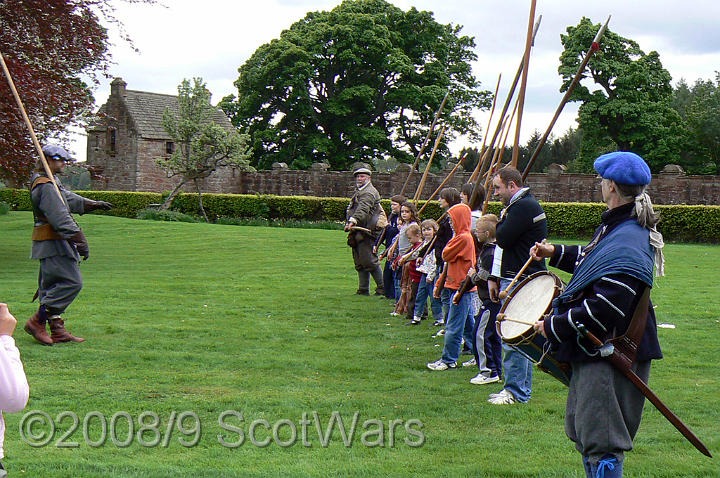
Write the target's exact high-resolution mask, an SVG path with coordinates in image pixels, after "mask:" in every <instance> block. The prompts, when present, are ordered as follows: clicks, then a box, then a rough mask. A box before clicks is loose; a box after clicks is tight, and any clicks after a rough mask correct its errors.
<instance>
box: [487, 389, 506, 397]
mask: <svg viewBox="0 0 720 478" xmlns="http://www.w3.org/2000/svg"><path fill="white" fill-rule="evenodd" d="M508 393H509V392H508ZM504 394H505V389H504V388H503V389H502V390H500V391H499V392H498V393H491V394H490V397H489V398H495V397H499V396H500V395H504Z"/></svg>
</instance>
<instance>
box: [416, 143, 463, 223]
mask: <svg viewBox="0 0 720 478" xmlns="http://www.w3.org/2000/svg"><path fill="white" fill-rule="evenodd" d="M465 158H467V153H465V154H463V155H462V156H461V157H460V160H459V161H458V163H457V164H456V165H455V167H454V168H452V171H450V174H448V175H447V177H446V178H445V179H443V182H442V183H440V186H438V187H437V189H436V190H435V191H434V192H433V193H432V194H431V195H430V197H429V198H427V201H425V204H423V205H422V207H421V208H420V210H418V213H417V215H418V217H420V214H421V213H422V212H423V209H425V207H426V206H427V205H428V204H430V201H432V200H433V198H434V197H435V196H437V194H438V193H439V192H440V191H442V188H444V187H445V185H446V184H447V182H448V181H450V178H452V177H453V176H454V175H455V172H456V171H457V170H458V169H459V168H460V166H461V165H462V163H463V161H465Z"/></svg>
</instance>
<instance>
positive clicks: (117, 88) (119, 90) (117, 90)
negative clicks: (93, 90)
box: [110, 78, 127, 98]
mask: <svg viewBox="0 0 720 478" xmlns="http://www.w3.org/2000/svg"><path fill="white" fill-rule="evenodd" d="M126 86H127V83H125V82H124V81H123V79H122V78H115V79H114V80H113V81H112V83H110V96H115V97H119V98H124V97H125V87H126Z"/></svg>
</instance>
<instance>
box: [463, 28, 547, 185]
mask: <svg viewBox="0 0 720 478" xmlns="http://www.w3.org/2000/svg"><path fill="white" fill-rule="evenodd" d="M541 21H542V15H539V16H538V19H537V21H536V22H535V27H534V28H533V43H534V42H535V36H536V35H537V32H538V30H539V29H540V22H541ZM524 66H525V56H524V55H523V58H522V59H521V60H520V65H518V69H517V72H516V73H515V78H513V81H512V84H511V85H510V90H509V91H508V96H507V98H505V104H504V105H503V108H502V111H501V112H500V118H499V119H498V123H497V126H496V127H495V132H494V133H493V137H492V140H490V144H489V145H488V148H487V150H485V153H484V154H483V160H482V161H479V162H478V163H482V165H481V166H480V168H476V169H478V170H479V171H483V170H484V169H485V163H486V162H487V161H488V160H489V159H490V157H491V156H492V155H491V154H490V151H491V150H492V147H493V146H494V145H495V140H497V137H498V135H499V134H500V131H501V130H502V124H503V121H504V118H505V115H506V113H507V110H508V108H509V107H510V102H511V101H512V98H513V96H514V94H515V88H516V87H517V84H518V81H520V75H521V74H522V71H523V68H524ZM473 174H474V173H473ZM475 184H477V182H475ZM473 194H476V193H475V192H474V191H473Z"/></svg>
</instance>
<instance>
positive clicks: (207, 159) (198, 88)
mask: <svg viewBox="0 0 720 478" xmlns="http://www.w3.org/2000/svg"><path fill="white" fill-rule="evenodd" d="M211 98H212V94H211V93H210V91H209V90H208V89H207V88H206V87H205V83H203V81H202V78H195V79H194V80H193V83H192V84H190V81H189V80H187V79H185V80H183V81H182V83H181V84H180V86H178V106H179V109H178V111H177V112H174V111H171V110H170V109H169V108H168V109H167V110H165V113H164V114H163V127H164V128H165V130H166V131H167V132H168V133H169V134H170V137H171V138H172V139H173V141H174V142H175V144H176V148H175V151H173V153H172V155H171V156H170V157H169V158H161V159H157V160H156V161H155V162H156V163H157V165H158V166H159V167H160V168H161V169H163V170H165V171H166V172H167V174H168V176H169V177H173V176H179V177H180V182H179V183H178V185H177V186H176V187H175V189H174V190H173V191H172V192H171V193H170V195H169V196H168V197H167V199H166V200H165V203H164V204H163V205H162V208H161V209H163V210H164V209H167V208H168V207H170V204H172V200H173V199H174V198H175V196H176V195H177V193H178V191H180V188H181V187H182V186H183V185H185V184H186V183H188V182H190V181H192V182H193V183H194V184H195V187H196V189H197V191H198V194H201V191H200V183H199V182H198V181H199V180H200V179H203V178H207V177H208V176H210V175H211V174H212V173H213V172H214V171H216V170H217V169H218V168H219V167H223V166H234V167H237V168H242V169H244V168H247V166H248V161H247V158H248V154H247V152H248V145H247V143H248V142H249V138H248V136H247V135H245V134H240V133H239V132H238V131H237V130H236V129H235V128H233V127H232V126H230V125H228V128H224V127H223V126H221V125H219V124H217V123H216V121H214V120H213V115H214V113H215V112H216V111H217V109H216V108H215V107H214V106H212V103H211V101H210V100H211ZM220 114H222V112H220ZM225 121H226V122H227V120H225ZM200 210H201V212H202V214H203V216H204V215H205V211H204V209H203V205H202V196H201V198H200ZM205 219H207V217H205Z"/></svg>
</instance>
